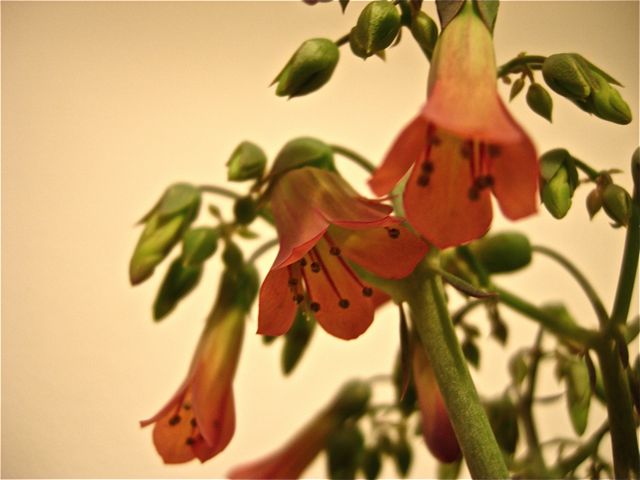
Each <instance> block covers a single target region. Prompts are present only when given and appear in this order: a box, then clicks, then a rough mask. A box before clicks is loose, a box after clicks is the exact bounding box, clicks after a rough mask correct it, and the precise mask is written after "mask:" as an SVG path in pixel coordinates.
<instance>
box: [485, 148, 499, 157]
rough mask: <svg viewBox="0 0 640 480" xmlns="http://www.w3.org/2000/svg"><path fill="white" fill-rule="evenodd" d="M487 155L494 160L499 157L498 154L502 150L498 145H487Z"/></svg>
mask: <svg viewBox="0 0 640 480" xmlns="http://www.w3.org/2000/svg"><path fill="white" fill-rule="evenodd" d="M487 153H488V154H489V157H491V158H496V157H499V156H500V153H502V149H501V148H500V146H499V145H489V146H488V147H487Z"/></svg>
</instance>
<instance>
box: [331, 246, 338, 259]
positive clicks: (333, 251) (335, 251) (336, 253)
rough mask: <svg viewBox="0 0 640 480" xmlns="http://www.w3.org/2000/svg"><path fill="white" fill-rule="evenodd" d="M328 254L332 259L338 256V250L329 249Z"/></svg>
mask: <svg viewBox="0 0 640 480" xmlns="http://www.w3.org/2000/svg"><path fill="white" fill-rule="evenodd" d="M329 253H330V254H331V255H333V256H334V257H337V256H338V255H340V249H339V248H338V247H331V249H330V250H329Z"/></svg>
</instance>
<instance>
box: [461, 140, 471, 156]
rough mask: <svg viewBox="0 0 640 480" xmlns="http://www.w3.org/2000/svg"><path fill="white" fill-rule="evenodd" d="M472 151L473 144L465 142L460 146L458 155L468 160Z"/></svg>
mask: <svg viewBox="0 0 640 480" xmlns="http://www.w3.org/2000/svg"><path fill="white" fill-rule="evenodd" d="M472 150H473V144H472V143H471V142H470V141H466V142H464V143H463V144H462V145H461V146H460V155H462V157H463V158H466V159H470V158H471V154H472Z"/></svg>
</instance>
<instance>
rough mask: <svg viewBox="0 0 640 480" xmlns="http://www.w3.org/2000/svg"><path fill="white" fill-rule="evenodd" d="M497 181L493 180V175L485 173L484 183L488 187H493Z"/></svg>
mask: <svg viewBox="0 0 640 480" xmlns="http://www.w3.org/2000/svg"><path fill="white" fill-rule="evenodd" d="M494 183H495V181H494V180H493V177H492V176H491V175H485V177H484V184H485V185H486V186H487V187H493V185H494Z"/></svg>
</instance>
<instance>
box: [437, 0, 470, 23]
mask: <svg viewBox="0 0 640 480" xmlns="http://www.w3.org/2000/svg"><path fill="white" fill-rule="evenodd" d="M464 4H465V0H436V8H437V10H438V17H439V19H440V28H441V29H442V30H444V29H445V28H446V26H447V25H448V24H449V22H450V21H451V20H453V19H454V18H455V17H456V16H457V15H458V14H459V13H460V10H462V7H463V6H464Z"/></svg>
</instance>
